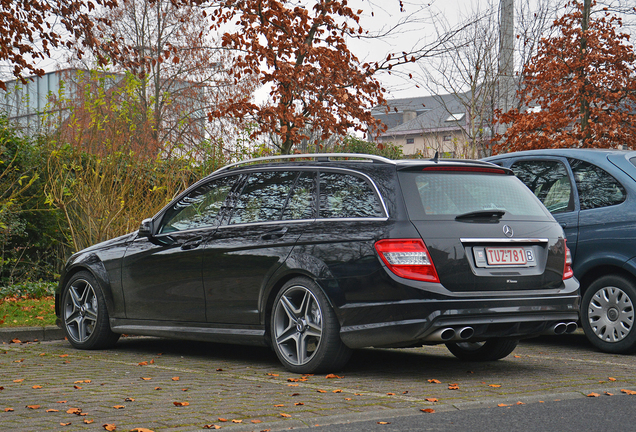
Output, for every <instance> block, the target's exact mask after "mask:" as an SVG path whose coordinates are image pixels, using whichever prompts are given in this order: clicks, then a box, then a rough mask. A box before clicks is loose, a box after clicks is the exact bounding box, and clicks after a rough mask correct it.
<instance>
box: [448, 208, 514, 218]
mask: <svg viewBox="0 0 636 432" xmlns="http://www.w3.org/2000/svg"><path fill="white" fill-rule="evenodd" d="M505 214H506V211H505V210H477V211H472V212H468V213H464V214H460V215H457V216H455V220H461V219H497V220H499V219H501V217H502V216H503V215H505Z"/></svg>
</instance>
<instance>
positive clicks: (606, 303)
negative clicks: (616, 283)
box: [587, 287, 634, 342]
mask: <svg viewBox="0 0 636 432" xmlns="http://www.w3.org/2000/svg"><path fill="white" fill-rule="evenodd" d="M587 317H588V320H589V322H590V327H591V328H592V331H593V332H594V334H595V335H596V336H598V338H599V339H601V340H602V341H605V342H619V341H621V340H623V339H625V338H626V337H627V335H629V332H630V330H631V329H632V326H633V325H634V305H633V304H632V300H631V299H630V298H629V296H628V295H627V294H625V291H623V290H621V289H620V288H616V287H605V288H602V289H600V290H598V291H597V292H596V293H595V294H594V296H593V297H592V300H590V305H589V308H588V310H587Z"/></svg>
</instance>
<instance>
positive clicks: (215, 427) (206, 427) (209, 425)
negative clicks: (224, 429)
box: [203, 424, 221, 429]
mask: <svg viewBox="0 0 636 432" xmlns="http://www.w3.org/2000/svg"><path fill="white" fill-rule="evenodd" d="M203 429H221V426H219V425H215V424H206V425H204V426H203Z"/></svg>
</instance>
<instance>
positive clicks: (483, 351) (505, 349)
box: [446, 338, 519, 361]
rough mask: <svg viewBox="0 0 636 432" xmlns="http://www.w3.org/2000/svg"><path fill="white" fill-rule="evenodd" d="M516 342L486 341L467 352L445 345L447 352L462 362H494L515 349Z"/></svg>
mask: <svg viewBox="0 0 636 432" xmlns="http://www.w3.org/2000/svg"><path fill="white" fill-rule="evenodd" d="M518 342H519V341H518V340H516V339H508V338H493V339H488V340H487V341H486V342H485V343H484V344H483V345H482V346H481V347H480V348H478V349H475V350H467V349H464V348H462V347H461V346H460V345H457V344H456V343H453V342H450V343H447V344H446V347H447V348H448V350H449V351H450V352H451V353H452V354H453V355H454V356H455V357H457V358H458V359H460V360H464V361H495V360H499V359H502V358H504V357H506V356H508V355H509V354H510V353H512V352H513V351H514V350H515V348H516V347H517V344H518Z"/></svg>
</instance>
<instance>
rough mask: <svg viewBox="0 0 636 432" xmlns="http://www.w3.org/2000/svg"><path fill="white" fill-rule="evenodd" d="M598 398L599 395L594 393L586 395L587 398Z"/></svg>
mask: <svg viewBox="0 0 636 432" xmlns="http://www.w3.org/2000/svg"><path fill="white" fill-rule="evenodd" d="M599 396H600V394H598V393H594V392H592V393H590V394H588V395H587V397H599Z"/></svg>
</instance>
